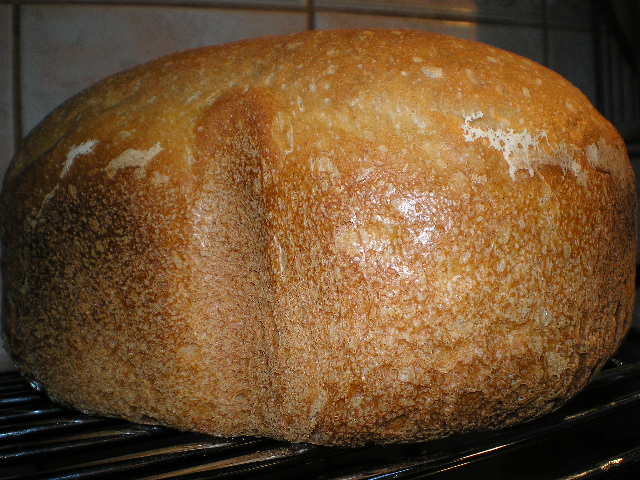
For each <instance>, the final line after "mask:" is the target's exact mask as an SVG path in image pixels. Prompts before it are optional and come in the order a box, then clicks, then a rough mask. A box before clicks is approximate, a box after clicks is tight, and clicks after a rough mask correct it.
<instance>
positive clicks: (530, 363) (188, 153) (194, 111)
mask: <svg viewBox="0 0 640 480" xmlns="http://www.w3.org/2000/svg"><path fill="white" fill-rule="evenodd" d="M0 201H1V207H2V213H1V215H2V241H3V247H4V255H3V260H2V268H3V275H4V289H5V290H4V297H3V298H4V305H3V310H4V311H3V316H4V334H5V338H6V343H7V346H8V348H9V350H10V352H11V354H12V355H13V358H14V359H15V361H16V363H17V365H18V367H19V368H20V369H21V371H22V372H23V373H24V374H25V375H27V376H29V377H30V378H34V379H37V380H38V381H40V382H41V383H42V384H43V385H45V387H46V390H47V392H48V394H49V395H50V396H51V397H52V398H54V399H55V400H57V401H60V402H63V403H67V404H69V405H73V406H75V407H77V408H79V409H81V410H86V411H90V412H96V413H99V414H103V415H112V416H118V417H123V418H127V419H130V420H132V421H136V422H158V423H162V424H166V425H170V426H173V427H176V428H179V429H185V430H197V431H202V432H207V433H211V434H215V435H223V436H232V435H259V436H269V437H274V438H279V439H286V440H290V441H296V442H297V441H304V442H312V443H318V444H341V445H356V444H362V443H366V442H394V441H411V440H420V439H431V438H438V437H442V436H446V435H449V434H452V433H457V432H463V431H468V430H472V429H491V428H499V427H502V426H505V425H509V424H512V423H514V422H518V421H522V420H527V419H530V418H533V417H536V416H539V415H542V414H544V413H546V412H549V411H551V410H553V409H555V408H557V407H559V406H560V405H562V404H563V403H564V402H566V401H567V400H568V399H569V398H571V397H572V396H573V395H575V394H576V393H577V392H578V391H579V390H580V389H581V388H582V387H584V385H585V384H586V383H587V382H588V381H589V379H590V378H591V377H592V376H593V374H594V373H595V372H596V371H597V370H598V369H599V368H600V367H601V366H602V365H603V363H604V362H605V361H606V359H607V358H608V357H609V356H610V355H611V354H612V353H613V352H614V351H615V349H616V348H617V346H618V345H619V343H620V341H621V339H622V337H623V336H624V334H625V332H626V331H627V329H628V327H629V325H630V319H631V312H632V306H633V301H634V275H635V244H636V236H637V234H636V230H637V226H636V217H635V211H636V193H635V181H634V177H633V171H632V168H631V165H630V163H629V159H628V156H627V153H626V150H625V146H624V143H623V141H622V139H621V138H620V136H619V134H618V133H617V132H616V130H615V129H614V128H613V127H612V126H611V125H610V123H609V122H607V121H606V120H605V119H604V118H603V117H602V116H601V115H600V114H599V113H598V112H597V111H596V110H595V109H594V108H593V106H592V105H591V104H590V103H589V101H588V100H587V99H586V98H585V96H584V95H583V94H582V93H580V92H579V91H578V90H577V89H576V88H575V87H573V86H572V85H571V84H569V83H568V82H567V81H566V80H564V79H563V78H562V77H560V76H559V75H557V74H556V73H554V72H552V71H550V70H548V69H546V68H544V67H542V66H540V65H538V64H536V63H535V62H532V61H530V60H527V59H525V58H522V57H519V56H517V55H514V54H511V53H508V52H505V51H502V50H499V49H496V48H492V47H489V46H487V45H483V44H480V43H476V42H471V41H466V40H460V39H454V38H451V37H446V36H440V35H435V34H429V33H424V32H415V31H405V30H402V31H385V30H370V31H316V32H306V33H302V34H296V35H291V36H287V37H271V38H263V39H257V40H251V41H245V42H239V43H235V44H229V45H224V46H218V47H209V48H203V49H198V50H192V51H187V52H183V53H178V54H175V55H171V56H168V57H164V58H161V59H158V60H156V61H153V62H150V63H148V64H145V65H142V66H140V67H137V68H134V69H132V70H130V71H127V72H123V73H120V74H117V75H114V76H112V77H109V78H107V79H105V80H103V81H102V82H100V83H98V84H96V85H95V86H93V87H91V88H89V89H88V90H86V91H84V92H82V93H80V94H79V95H77V96H76V97H74V98H72V99H70V100H69V101H67V102H66V103H64V104H63V105H62V106H60V107H59V108H58V109H57V110H55V111H54V112H53V113H52V114H51V115H50V116H49V117H47V118H46V119H45V120H44V121H43V122H42V123H41V124H40V125H38V127H36V129H35V130H34V131H33V132H31V134H30V135H29V136H28V137H27V139H26V140H25V142H24V145H23V147H22V149H21V150H20V152H19V153H18V154H17V156H16V158H15V160H14V162H13V164H12V166H11V168H10V170H9V171H8V173H7V175H6V179H5V184H4V188H3V192H2V197H1V200H0Z"/></svg>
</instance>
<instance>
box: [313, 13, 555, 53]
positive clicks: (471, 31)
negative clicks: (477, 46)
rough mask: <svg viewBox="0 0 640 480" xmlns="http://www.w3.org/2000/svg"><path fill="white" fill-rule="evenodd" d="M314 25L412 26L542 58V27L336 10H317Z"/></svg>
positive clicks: (321, 27) (348, 26) (358, 26)
mask: <svg viewBox="0 0 640 480" xmlns="http://www.w3.org/2000/svg"><path fill="white" fill-rule="evenodd" d="M316 27H317V28H319V29H326V28H413V29H417V30H426V31H429V32H436V33H443V34H446V35H452V36H455V37H460V38H467V39H471V40H479V41H481V42H485V43H488V44H490V45H494V46H496V47H500V48H504V49H505V50H510V51H512V52H515V53H518V54H520V55H523V56H525V57H529V58H531V59H533V60H536V61H538V62H542V60H543V35H542V31H541V30H540V29H537V28H534V27H523V26H516V25H494V24H478V23H474V22H466V21H450V20H428V19H424V18H414V17H397V16H383V15H360V14H352V13H339V12H319V13H317V14H316Z"/></svg>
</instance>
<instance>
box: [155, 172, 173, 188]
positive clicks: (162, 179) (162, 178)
mask: <svg viewBox="0 0 640 480" xmlns="http://www.w3.org/2000/svg"><path fill="white" fill-rule="evenodd" d="M151 181H152V182H153V183H154V184H156V185H163V184H165V183H167V182H168V181H169V177H168V176H167V175H163V174H162V173H160V172H153V177H152V179H151Z"/></svg>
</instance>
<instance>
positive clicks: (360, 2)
mask: <svg viewBox="0 0 640 480" xmlns="http://www.w3.org/2000/svg"><path fill="white" fill-rule="evenodd" d="M542 2H543V0H518V1H505V0H482V1H478V0H315V3H314V5H315V7H316V8H317V9H319V10H343V11H358V12H363V13H366V12H369V13H374V12H375V13H384V14H387V15H415V16H421V17H435V18H453V19H465V20H473V21H481V20H491V21H494V22H495V21H497V22H509V23H529V24H541V23H542V20H543V15H542V11H543V10H542V5H543V3H542Z"/></svg>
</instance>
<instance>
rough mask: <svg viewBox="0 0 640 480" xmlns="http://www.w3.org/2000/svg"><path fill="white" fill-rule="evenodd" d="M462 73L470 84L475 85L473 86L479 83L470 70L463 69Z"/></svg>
mask: <svg viewBox="0 0 640 480" xmlns="http://www.w3.org/2000/svg"><path fill="white" fill-rule="evenodd" d="M464 73H465V75H466V76H467V78H468V79H469V81H471V83H475V84H478V83H480V81H479V80H478V77H477V76H476V74H475V73H474V71H473V70H471V69H470V68H465V69H464Z"/></svg>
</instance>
